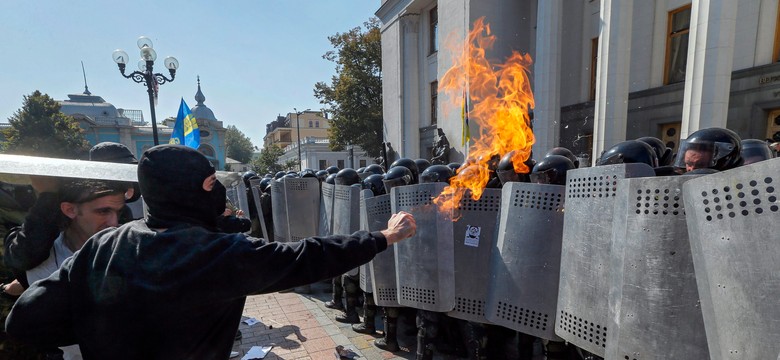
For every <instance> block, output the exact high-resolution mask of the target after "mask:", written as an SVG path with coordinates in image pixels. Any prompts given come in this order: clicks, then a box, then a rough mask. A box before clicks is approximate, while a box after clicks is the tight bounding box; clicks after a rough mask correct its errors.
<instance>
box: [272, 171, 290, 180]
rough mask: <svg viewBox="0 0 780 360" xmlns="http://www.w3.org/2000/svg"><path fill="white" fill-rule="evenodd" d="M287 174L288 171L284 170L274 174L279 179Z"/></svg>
mask: <svg viewBox="0 0 780 360" xmlns="http://www.w3.org/2000/svg"><path fill="white" fill-rule="evenodd" d="M285 175H287V173H286V172H284V171H277V172H276V175H274V179H276V180H279V179H281V178H282V176H285Z"/></svg>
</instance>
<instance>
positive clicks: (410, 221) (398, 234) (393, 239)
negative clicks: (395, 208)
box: [382, 211, 417, 245]
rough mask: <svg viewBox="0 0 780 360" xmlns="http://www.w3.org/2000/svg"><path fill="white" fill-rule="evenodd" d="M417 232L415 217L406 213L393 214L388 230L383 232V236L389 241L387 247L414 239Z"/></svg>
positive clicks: (388, 223)
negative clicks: (407, 239)
mask: <svg viewBox="0 0 780 360" xmlns="http://www.w3.org/2000/svg"><path fill="white" fill-rule="evenodd" d="M416 232H417V222H416V221H415V220H414V216H412V214H410V213H408V212H405V211H399V212H398V213H396V214H393V215H392V216H391V217H390V220H388V221H387V230H382V234H383V235H384V236H385V238H386V239H387V245H393V244H395V243H397V242H399V241H401V240H403V239H406V238H408V237H412V236H414V234H415V233H416Z"/></svg>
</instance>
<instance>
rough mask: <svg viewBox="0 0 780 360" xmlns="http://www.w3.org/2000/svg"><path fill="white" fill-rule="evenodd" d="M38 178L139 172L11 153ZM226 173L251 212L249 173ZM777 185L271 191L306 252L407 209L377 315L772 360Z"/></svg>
mask: <svg viewBox="0 0 780 360" xmlns="http://www.w3.org/2000/svg"><path fill="white" fill-rule="evenodd" d="M87 174H88V175H87ZM29 175H40V176H62V177H81V178H84V177H86V178H95V179H103V180H118V181H135V180H136V178H135V176H136V168H135V166H133V165H124V164H109V163H98V162H87V161H76V160H61V159H47V158H36V157H24V156H14V155H0V181H5V182H12V183H26V182H29V181H28V180H27V181H26V178H27V177H28V176H29ZM218 178H220V181H221V182H223V184H225V185H226V187H228V188H229V189H231V188H233V189H235V191H234V196H235V201H237V202H238V203H239V205H241V204H247V202H246V198H245V194H246V192H245V191H242V190H241V189H239V188H241V187H242V186H243V182H242V181H240V177H237V176H236V175H235V174H231V173H225V172H218ZM778 183H780V159H772V160H767V161H764V162H759V163H755V164H752V165H748V166H743V167H739V168H736V169H732V170H728V171H724V172H720V173H716V174H711V175H706V176H700V177H697V176H676V177H653V171H652V169H651V168H650V167H648V166H646V165H643V164H621V165H609V166H602V167H595V168H585V169H577V170H571V171H570V172H569V173H568V176H567V185H566V186H565V187H564V186H559V185H540V184H528V183H511V184H509V186H505V187H504V188H503V189H501V190H490V191H487V192H486V193H485V195H484V196H483V197H482V198H481V199H480V200H479V201H473V200H471V199H470V198H466V199H464V200H463V201H462V203H461V208H462V209H464V211H463V212H462V216H461V217H460V218H459V219H458V220H457V221H454V222H453V221H451V220H449V219H450V217H449V216H447V214H446V213H443V212H442V211H440V209H437V208H436V205H435V204H433V203H432V202H431V199H432V198H433V197H435V196H437V195H438V194H439V193H441V191H442V189H443V187H444V185H443V184H441V183H429V184H418V185H409V186H401V187H396V188H394V189H393V190H392V191H391V193H390V194H388V195H380V196H373V195H372V194H371V193H370V191H369V192H366V191H363V192H362V193H361V192H360V189H358V188H357V187H354V186H345V185H332V184H327V183H322V184H320V183H319V181H318V180H317V179H316V178H297V179H296V178H284V179H283V180H282V181H274V182H272V192H273V196H272V199H273V217H274V222H273V223H274V224H273V226H274V234H275V239H276V240H277V241H294V240H296V239H297V238H300V237H306V236H312V235H324V234H328V233H335V232H337V231H340V232H351V231H354V230H357V229H365V230H378V229H381V228H382V227H383V226H384V224H386V219H387V218H388V217H389V215H390V214H391V213H393V212H397V211H399V210H406V211H409V212H411V213H413V214H414V215H415V218H416V219H417V224H418V231H417V234H416V235H415V237H414V238H413V239H410V240H409V241H405V242H403V243H400V244H398V245H395V246H394V248H393V249H392V251H386V252H383V253H382V254H380V256H377V257H376V258H375V259H374V260H373V261H372V262H371V263H369V264H368V266H365V267H363V272H362V274H361V287H362V288H363V289H364V290H366V291H369V292H372V293H373V294H374V298H375V301H376V303H377V305H380V306H391V307H392V306H409V307H414V308H418V309H424V310H431V311H438V312H447V313H448V314H449V315H450V316H453V317H456V318H460V319H465V320H469V321H475V322H482V323H491V324H496V325H500V326H504V327H507V328H510V329H513V330H516V331H520V332H523V333H527V334H530V335H534V336H538V337H541V338H544V339H551V340H559V339H561V338H562V339H564V340H567V341H569V342H571V343H573V344H575V345H577V346H578V347H581V348H583V349H585V350H588V351H590V352H592V353H594V354H596V355H599V356H603V357H605V358H607V359H626V358H629V359H646V358H659V359H661V358H664V359H665V358H694V359H699V358H708V357H710V358H713V359H726V358H746V359H748V358H749V359H766V358H776V357H777V354H778V352H780V327H778V326H776V324H777V323H778V322H780V311H778V310H777V306H776V299H777V298H778V297H780V282H779V281H777V274H778V273H780V262H778V261H777V259H778V258H780V246H778V245H777V238H778V235H777V234H780V222H778V221H777V220H778V219H779V217H778V213H779V211H778V206H780V202H778V200H777V193H778V191H777V189H778V187H777V185H778ZM252 185H255V186H256V185H257V183H252ZM255 186H252V187H253V189H252V190H253V192H254V193H255V194H258V189H256V188H255ZM242 197H243V200H242ZM255 203H256V204H258V211H259V212H260V214H261V216H262V212H261V209H259V203H260V202H259V201H255ZM264 232H265V231H264ZM265 233H267V232H265Z"/></svg>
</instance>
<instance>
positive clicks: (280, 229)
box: [271, 178, 290, 242]
mask: <svg viewBox="0 0 780 360" xmlns="http://www.w3.org/2000/svg"><path fill="white" fill-rule="evenodd" d="M286 179H289V178H281V179H279V180H272V181H271V214H273V219H274V241H278V242H288V241H290V231H289V228H288V226H287V224H288V222H287V199H286V198H285V193H284V182H285V181H286Z"/></svg>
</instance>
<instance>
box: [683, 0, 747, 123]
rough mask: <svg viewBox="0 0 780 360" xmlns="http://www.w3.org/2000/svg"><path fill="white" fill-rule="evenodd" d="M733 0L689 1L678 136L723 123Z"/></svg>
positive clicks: (734, 16) (734, 10)
mask: <svg viewBox="0 0 780 360" xmlns="http://www.w3.org/2000/svg"><path fill="white" fill-rule="evenodd" d="M737 3H738V2H737V1H733V0H694V1H693V5H692V7H691V29H690V32H689V35H688V62H687V65H686V69H685V95H684V98H683V114H682V129H681V130H680V138H681V139H685V138H687V137H688V135H690V134H691V133H692V132H694V131H696V130H699V129H703V128H708V127H714V126H716V127H726V119H727V118H728V110H729V91H730V90H731V70H732V65H733V63H734V32H735V27H736V22H737V21H736V20H737Z"/></svg>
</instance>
